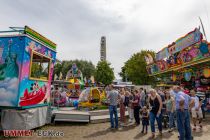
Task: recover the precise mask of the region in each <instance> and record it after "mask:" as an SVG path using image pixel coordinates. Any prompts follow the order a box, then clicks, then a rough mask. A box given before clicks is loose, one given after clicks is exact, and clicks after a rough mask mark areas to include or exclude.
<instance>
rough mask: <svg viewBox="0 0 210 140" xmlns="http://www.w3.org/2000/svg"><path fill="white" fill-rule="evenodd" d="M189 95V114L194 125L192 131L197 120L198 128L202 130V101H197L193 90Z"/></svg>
mask: <svg viewBox="0 0 210 140" xmlns="http://www.w3.org/2000/svg"><path fill="white" fill-rule="evenodd" d="M190 93H191V107H192V108H191V112H192V118H193V124H194V128H193V130H196V122H197V120H198V123H199V125H200V128H202V119H203V113H202V110H201V105H202V100H201V101H199V98H198V97H197V96H196V95H195V91H194V90H191V91H190Z"/></svg>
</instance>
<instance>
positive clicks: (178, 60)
mask: <svg viewBox="0 0 210 140" xmlns="http://www.w3.org/2000/svg"><path fill="white" fill-rule="evenodd" d="M145 60H146V62H147V71H148V73H149V75H150V76H154V77H155V78H156V79H157V80H158V82H159V83H160V84H171V85H181V86H182V87H184V88H185V90H186V91H187V90H188V92H189V90H190V89H195V90H196V91H197V93H198V94H199V93H201V94H203V95H204V96H205V97H206V104H207V105H206V107H207V108H209V104H210V97H209V94H210V43H209V42H207V40H204V39H203V34H202V33H201V32H200V29H198V28H195V29H194V30H193V31H191V32H189V33H188V34H186V35H185V36H183V37H181V38H179V39H177V40H176V41H175V42H173V43H171V44H170V45H168V46H166V47H165V48H163V49H162V50H160V51H159V52H157V53H156V54H155V58H153V57H152V55H151V54H148V55H147V56H146V57H145Z"/></svg>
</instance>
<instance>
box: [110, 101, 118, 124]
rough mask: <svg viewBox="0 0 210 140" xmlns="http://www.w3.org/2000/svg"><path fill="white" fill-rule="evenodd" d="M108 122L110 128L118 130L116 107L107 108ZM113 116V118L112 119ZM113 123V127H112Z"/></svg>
mask: <svg viewBox="0 0 210 140" xmlns="http://www.w3.org/2000/svg"><path fill="white" fill-rule="evenodd" d="M109 114H110V122H111V128H118V116H117V106H113V105H110V106H109ZM113 115H114V118H113ZM114 122H115V125H114Z"/></svg>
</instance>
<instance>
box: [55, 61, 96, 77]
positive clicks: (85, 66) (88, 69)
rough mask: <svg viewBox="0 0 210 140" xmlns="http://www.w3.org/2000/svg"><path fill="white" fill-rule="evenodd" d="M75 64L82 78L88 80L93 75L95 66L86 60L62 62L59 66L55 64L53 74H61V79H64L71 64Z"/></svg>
mask: <svg viewBox="0 0 210 140" xmlns="http://www.w3.org/2000/svg"><path fill="white" fill-rule="evenodd" d="M74 63H75V64H76V65H77V67H78V69H80V70H81V72H82V74H83V77H86V78H90V77H91V76H93V75H94V73H95V66H94V65H93V63H92V62H90V61H86V60H69V61H62V62H61V64H59V63H58V64H56V65H55V67H54V74H56V75H58V76H59V74H60V72H61V73H62V74H63V77H66V74H67V72H68V71H69V70H70V69H71V67H72V64H74Z"/></svg>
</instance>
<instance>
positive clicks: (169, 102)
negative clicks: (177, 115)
mask: <svg viewBox="0 0 210 140" xmlns="http://www.w3.org/2000/svg"><path fill="white" fill-rule="evenodd" d="M165 94H166V100H165V103H166V112H167V115H168V116H169V132H172V131H173V122H174V111H175V101H174V98H173V97H172V96H171V95H170V92H169V90H166V92H165Z"/></svg>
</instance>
